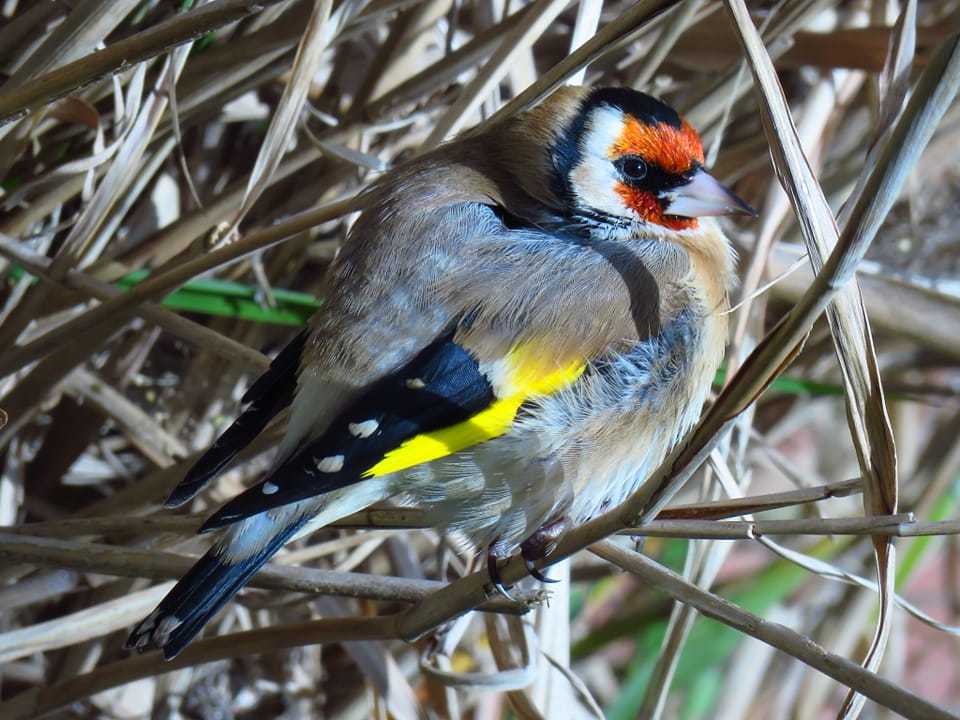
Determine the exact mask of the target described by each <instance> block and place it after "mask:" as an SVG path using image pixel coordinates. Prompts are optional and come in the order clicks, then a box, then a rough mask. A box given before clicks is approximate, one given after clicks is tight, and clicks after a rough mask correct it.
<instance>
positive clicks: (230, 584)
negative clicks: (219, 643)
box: [126, 518, 306, 660]
mask: <svg viewBox="0 0 960 720" xmlns="http://www.w3.org/2000/svg"><path fill="white" fill-rule="evenodd" d="M305 522H306V518H303V519H301V520H299V521H298V522H295V523H293V524H291V525H290V526H289V527H287V528H285V529H283V530H282V531H280V532H278V533H277V534H276V535H274V536H273V537H271V538H270V539H269V541H268V542H267V543H266V544H264V546H263V548H262V549H261V550H259V551H258V552H256V553H254V554H253V555H250V556H249V557H247V558H243V559H237V558H236V557H231V556H229V555H225V554H224V553H223V552H222V551H221V548H220V547H219V546H214V547H213V548H211V549H210V550H209V551H207V554H206V555H204V556H203V557H202V558H200V560H198V561H197V563H196V565H194V566H193V567H192V568H191V569H190V571H189V572H188V573H187V574H186V575H184V576H183V577H182V578H181V579H180V582H178V583H177V584H176V585H175V586H174V587H173V589H172V590H171V591H170V592H169V593H168V594H167V596H166V597H165V598H164V599H163V600H162V601H161V603H160V604H159V605H158V606H157V609H156V610H154V611H153V612H152V613H150V614H149V615H148V616H147V617H146V618H144V619H143V620H142V621H141V622H140V624H138V625H137V626H136V627H135V628H134V629H133V632H132V633H130V637H129V638H128V639H127V643H126V647H127V648H129V649H136V650H139V651H141V652H143V651H145V650H149V649H152V648H163V656H164V657H165V658H166V659H167V660H169V659H171V658H172V657H174V656H176V655H178V654H179V653H180V651H181V650H183V648H185V647H186V646H187V644H188V643H189V642H190V641H191V640H193V638H194V637H195V636H196V635H197V633H199V632H200V631H201V630H202V629H203V626H204V625H206V624H207V622H208V621H209V620H210V618H212V617H213V616H214V615H215V614H216V613H217V612H218V611H219V610H220V609H221V608H222V607H223V606H224V605H226V604H227V603H228V602H230V599H231V598H232V597H233V596H234V595H236V594H237V592H238V591H239V590H240V588H242V587H243V586H244V585H245V584H246V583H247V581H248V580H249V579H250V578H251V577H252V576H253V575H254V573H256V572H257V570H259V569H260V568H261V567H262V566H263V564H264V563H266V562H267V560H269V559H270V558H271V557H272V556H273V555H274V553H276V552H277V551H278V550H279V549H280V548H281V547H283V544H284V543H285V542H287V540H289V539H290V538H291V537H293V535H294V534H295V533H296V532H297V530H299V529H300V527H301V526H302V525H303V524H304V523H305Z"/></svg>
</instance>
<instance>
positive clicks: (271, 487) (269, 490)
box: [261, 482, 280, 495]
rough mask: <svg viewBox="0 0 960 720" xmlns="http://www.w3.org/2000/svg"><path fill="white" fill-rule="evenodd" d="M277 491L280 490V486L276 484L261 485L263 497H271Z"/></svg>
mask: <svg viewBox="0 0 960 720" xmlns="http://www.w3.org/2000/svg"><path fill="white" fill-rule="evenodd" d="M279 489H280V486H279V485H277V484H276V483H272V482H265V483H264V484H263V488H262V489H261V492H263V494H264V495H273V494H274V493H275V492H277V490H279Z"/></svg>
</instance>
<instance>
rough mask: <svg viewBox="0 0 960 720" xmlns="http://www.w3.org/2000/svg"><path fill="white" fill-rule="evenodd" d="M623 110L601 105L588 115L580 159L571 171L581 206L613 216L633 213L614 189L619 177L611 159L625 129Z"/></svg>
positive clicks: (575, 191) (574, 188)
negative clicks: (612, 152)
mask: <svg viewBox="0 0 960 720" xmlns="http://www.w3.org/2000/svg"><path fill="white" fill-rule="evenodd" d="M623 126H624V117H623V112H621V111H620V110H617V109H616V108H613V107H610V106H608V105H602V106H600V107H598V108H597V109H596V110H594V111H593V112H592V113H591V114H590V117H589V118H587V124H586V127H585V128H584V131H583V134H582V136H581V137H582V139H581V146H580V161H579V163H578V164H577V165H576V167H574V168H573V170H571V171H570V182H571V185H572V187H573V191H574V195H575V196H576V198H577V202H578V204H579V205H581V206H583V207H585V208H588V209H593V210H599V211H601V212H605V213H610V214H611V215H620V216H625V215H630V214H631V211H630V209H629V208H628V207H627V206H626V204H625V203H624V201H623V198H621V197H620V195H618V194H617V192H616V190H615V188H616V186H617V183H619V182H620V176H619V174H618V173H617V170H616V168H615V167H614V166H613V162H612V161H611V159H610V156H609V153H610V147H611V146H612V145H613V144H614V143H615V142H616V141H617V138H619V137H620V134H621V132H622V131H623Z"/></svg>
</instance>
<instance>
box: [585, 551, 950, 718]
mask: <svg viewBox="0 0 960 720" xmlns="http://www.w3.org/2000/svg"><path fill="white" fill-rule="evenodd" d="M590 551H591V552H593V553H594V554H595V555H597V556H598V557H601V558H603V559H604V560H606V561H608V562H611V563H613V564H614V565H617V566H618V567H621V568H623V569H624V570H626V571H627V572H630V573H632V574H634V575H636V576H637V577H639V578H641V579H642V580H643V581H644V582H645V583H648V584H649V585H652V586H653V587H656V588H659V589H660V590H663V591H664V592H665V593H667V594H668V595H670V596H671V597H672V598H674V599H675V600H679V601H680V602H682V603H685V604H687V605H690V606H691V607H694V608H696V609H697V610H698V611H699V612H700V613H702V614H703V615H706V616H707V617H709V618H713V619H714V620H718V621H720V622H722V623H724V624H725V625H729V626H730V627H733V628H736V629H737V630H739V631H740V632H742V633H744V634H746V635H750V636H751V637H755V638H757V639H758V640H762V641H763V642H765V643H767V644H768V645H771V646H773V647H775V648H777V649H778V650H782V651H783V652H785V653H787V654H788V655H790V656H791V657H794V658H796V659H797V660H800V661H801V662H804V663H806V664H807V665H809V666H810V667H812V668H816V669H817V670H819V671H820V672H822V673H823V674H825V675H829V676H830V677H832V678H833V679H834V680H837V681H839V682H841V683H843V684H844V685H846V686H847V687H850V688H853V689H854V690H856V691H857V692H860V693H862V694H863V695H865V696H866V697H868V698H870V699H871V700H874V701H876V702H878V703H880V704H881V705H883V706H884V707H886V708H889V709H890V710H893V711H895V712H898V713H900V714H901V715H903V716H904V717H906V718H910V720H956V718H957V716H956V715H952V714H950V713H949V712H947V711H946V710H944V709H943V708H940V707H937V706H936V705H934V704H933V703H931V702H928V701H927V700H924V699H923V698H921V697H919V696H918V695H914V694H913V693H912V692H910V691H909V690H906V689H904V688H902V687H899V686H898V685H895V684H894V683H892V682H890V681H889V680H886V679H884V678H882V677H880V676H879V675H876V674H875V673H872V672H869V671H867V670H864V669H863V668H862V667H860V666H859V665H857V664H856V663H855V662H852V661H850V660H847V659H846V658H845V657H841V656H840V655H834V654H833V653H831V652H829V651H827V650H826V649H824V648H822V647H820V646H819V645H817V644H816V643H815V642H813V641H812V640H810V639H809V638H807V637H805V636H803V635H801V634H800V633H798V632H795V631H793V630H791V629H790V628H788V627H786V626H784V625H780V624H778V623H771V622H767V621H766V620H764V619H763V618H762V617H760V616H759V615H754V614H753V613H750V612H747V611H746V610H743V609H742V608H740V607H738V606H736V605H734V604H733V603H731V602H730V601H728V600H725V599H724V598H722V597H720V596H719V595H714V594H713V593H711V592H707V591H706V590H703V589H701V588H698V587H697V586H696V585H694V584H693V583H690V582H687V581H686V580H684V579H683V578H682V577H680V576H679V575H677V574H676V573H675V572H673V571H672V570H668V569H667V568H665V567H663V566H662V565H660V564H658V563H656V562H654V561H653V560H651V559H650V558H648V557H646V556H644V555H641V554H639V553H635V552H631V551H630V550H625V549H623V548H621V547H620V546H618V545H616V544H614V543H613V542H610V541H603V542H599V543H596V544H595V545H593V546H592V547H591V548H590Z"/></svg>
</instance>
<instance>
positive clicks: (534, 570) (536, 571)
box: [523, 558, 560, 583]
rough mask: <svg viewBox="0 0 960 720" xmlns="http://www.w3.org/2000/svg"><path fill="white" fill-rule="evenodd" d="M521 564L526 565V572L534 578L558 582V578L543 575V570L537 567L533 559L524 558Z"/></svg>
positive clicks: (547, 581) (545, 581)
mask: <svg viewBox="0 0 960 720" xmlns="http://www.w3.org/2000/svg"><path fill="white" fill-rule="evenodd" d="M523 564H524V565H526V566H527V573H528V574H529V575H530V577H532V578H535V579H537V580H539V581H540V582H542V583H558V582H560V578H552V577H550V576H549V575H544V574H543V572H541V570H540V568H538V567H537V566H536V565H535V564H534V561H533V560H531V559H530V558H524V559H523Z"/></svg>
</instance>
